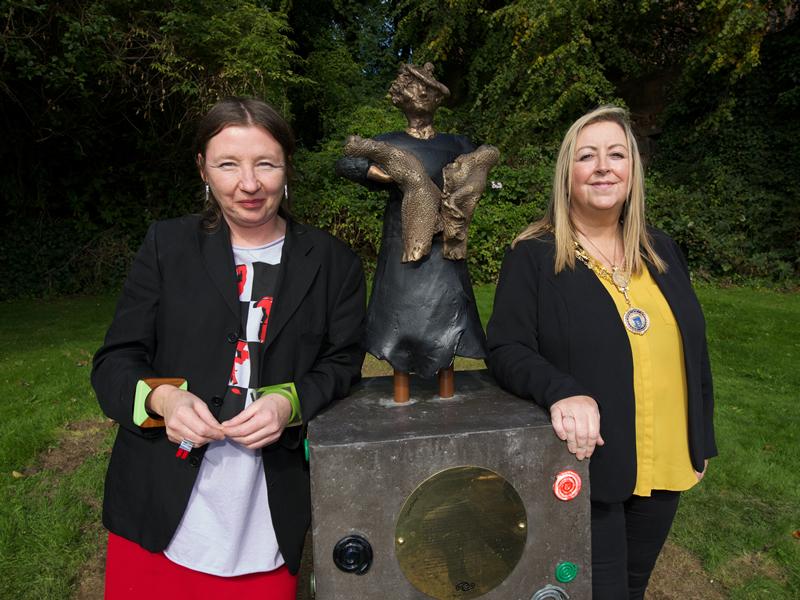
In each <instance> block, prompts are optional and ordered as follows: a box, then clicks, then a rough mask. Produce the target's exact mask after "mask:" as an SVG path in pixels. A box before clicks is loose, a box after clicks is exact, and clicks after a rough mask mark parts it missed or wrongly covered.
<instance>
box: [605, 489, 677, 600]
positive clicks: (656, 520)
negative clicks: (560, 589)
mask: <svg viewBox="0 0 800 600" xmlns="http://www.w3.org/2000/svg"><path fill="white" fill-rule="evenodd" d="M680 495H681V494H680V492H668V491H661V490H654V491H653V495H652V496H650V497H649V498H645V497H643V496H631V497H630V498H628V499H627V500H626V501H625V502H617V503H614V504H605V503H603V502H592V598H593V600H641V599H643V598H644V591H645V589H647V582H648V581H649V579H650V573H652V571H653V567H654V566H655V564H656V559H657V558H658V553H659V552H661V547H662V546H663V545H664V541H665V540H666V539H667V534H668V533H669V529H670V527H671V526H672V520H673V519H674V518H675V512H676V511H677V510H678V500H679V499H680Z"/></svg>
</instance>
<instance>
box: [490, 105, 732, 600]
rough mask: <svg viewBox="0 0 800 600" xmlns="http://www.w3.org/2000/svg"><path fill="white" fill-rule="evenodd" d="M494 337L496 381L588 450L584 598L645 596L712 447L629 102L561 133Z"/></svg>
mask: <svg viewBox="0 0 800 600" xmlns="http://www.w3.org/2000/svg"><path fill="white" fill-rule="evenodd" d="M488 343H489V352H490V368H491V370H492V373H493V374H494V376H495V377H496V379H497V381H498V382H499V383H500V385H501V386H503V387H504V388H506V389H508V390H509V391H511V392H513V393H514V394H516V395H518V396H520V397H522V398H527V399H531V400H533V401H535V402H536V403H537V404H539V405H540V406H542V407H544V408H546V409H547V410H549V411H550V417H551V421H552V424H553V429H554V431H555V433H556V435H558V437H559V438H560V439H562V440H564V441H565V442H566V446H567V449H568V450H569V452H571V453H572V454H574V455H575V456H576V458H577V459H578V460H583V459H586V458H589V457H591V459H592V461H591V465H590V469H589V472H590V477H591V503H592V587H593V597H594V598H595V600H601V599H611V600H619V599H621V598H631V599H634V598H643V597H644V592H645V589H646V587H647V582H648V580H649V577H650V573H651V572H652V569H653V566H654V565H655V562H656V559H657V558H658V554H659V552H660V551H661V547H662V546H663V544H664V541H665V539H666V537H667V534H668V533H669V529H670V527H671V525H672V520H673V518H674V516H675V512H676V510H677V507H678V500H679V497H680V492H682V491H685V490H688V489H689V488H691V487H692V486H694V485H695V484H696V483H698V482H699V481H700V480H701V479H702V478H703V475H704V473H705V470H706V466H707V464H708V459H709V458H710V457H712V456H715V455H716V453H717V449H716V444H715V440H714V428H713V391H712V383H711V370H710V368H709V361H708V352H707V347H706V337H705V321H704V318H703V313H702V310H701V307H700V304H699V302H698V300H697V297H696V296H695V294H694V291H693V290H692V285H691V281H690V279H689V272H688V268H687V266H686V262H685V259H684V257H683V255H682V253H681V251H680V249H679V248H678V246H677V244H676V243H675V242H674V241H673V240H672V239H670V238H669V237H668V236H667V235H665V234H664V233H663V232H660V231H658V230H655V229H653V228H651V227H648V226H647V224H646V221H645V202H644V180H643V174H642V165H641V157H640V155H639V151H638V148H637V145H636V140H635V138H634V136H633V134H632V132H631V127H630V124H629V121H628V117H627V114H626V112H625V111H624V110H623V109H621V108H618V107H613V106H604V107H600V108H598V109H596V110H593V111H592V112H590V113H588V114H586V115H584V116H582V117H581V118H580V119H578V120H577V121H576V122H575V123H574V124H573V125H572V126H571V127H570V128H569V130H568V131H567V134H566V136H565V137H564V140H563V142H562V144H561V150H560V152H559V155H558V161H557V164H556V172H555V176H554V180H553V194H552V198H551V201H550V205H549V208H548V211H547V214H546V215H545V216H544V217H542V218H541V219H540V220H539V221H536V222H535V223H533V224H531V225H530V226H529V227H528V228H527V229H525V230H524V231H523V232H522V233H521V234H520V235H519V236H518V237H517V238H516V239H515V240H514V242H513V244H512V247H511V249H510V250H509V252H508V253H507V255H506V257H505V260H504V262H503V267H502V270H501V273H500V281H499V284H498V286H497V294H496V297H495V304H494V314H493V315H492V318H491V320H490V321H489V326H488Z"/></svg>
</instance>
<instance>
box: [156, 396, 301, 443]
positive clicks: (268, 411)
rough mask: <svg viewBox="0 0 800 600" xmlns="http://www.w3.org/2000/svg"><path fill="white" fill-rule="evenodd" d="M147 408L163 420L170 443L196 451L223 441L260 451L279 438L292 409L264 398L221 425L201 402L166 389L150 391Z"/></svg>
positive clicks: (272, 398)
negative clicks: (186, 444)
mask: <svg viewBox="0 0 800 600" xmlns="http://www.w3.org/2000/svg"><path fill="white" fill-rule="evenodd" d="M164 388H167V389H164ZM148 404H149V408H150V409H151V410H153V411H155V412H156V413H158V414H160V415H162V416H163V417H164V424H165V426H166V429H167V438H169V440H170V441H171V442H174V443H176V444H179V443H180V442H181V440H191V441H192V442H193V444H194V446H195V447H196V448H197V447H200V446H203V445H205V444H207V443H209V442H211V441H215V440H222V439H225V438H228V439H230V440H232V441H234V442H236V443H237V444H240V445H242V446H244V447H246V448H250V449H251V450H255V449H257V448H262V447H264V446H266V445H268V444H271V443H273V442H275V441H276V440H277V439H278V438H279V437H280V436H281V433H282V432H283V430H284V428H285V427H286V424H287V423H288V422H289V418H290V417H291V414H292V406H291V404H290V403H289V400H287V399H286V398H285V397H284V396H282V395H280V394H266V395H264V396H261V397H260V398H257V399H256V400H254V401H253V402H252V403H251V404H250V405H249V406H248V407H247V408H245V409H244V410H243V411H242V412H240V413H239V414H238V415H236V416H235V417H233V418H232V419H228V420H227V421H223V422H222V423H220V422H219V421H217V420H216V419H215V418H214V415H212V414H211V411H210V410H209V409H208V406H206V403H205V402H203V401H202V400H201V399H200V398H198V397H197V396H195V395H194V394H192V393H191V392H188V391H185V390H180V389H178V388H176V387H173V386H166V385H162V386H159V387H157V388H156V389H155V390H154V391H153V393H152V394H151V397H150V399H149V400H148Z"/></svg>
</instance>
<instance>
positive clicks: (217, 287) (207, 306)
mask: <svg viewBox="0 0 800 600" xmlns="http://www.w3.org/2000/svg"><path fill="white" fill-rule="evenodd" d="M277 285H278V287H277V293H276V298H275V303H274V305H273V307H272V312H271V314H270V321H269V327H268V330H267V338H266V343H265V345H264V350H263V352H264V358H263V359H262V360H261V362H260V363H259V364H261V365H262V372H261V382H260V383H261V385H271V384H278V383H285V382H289V381H293V382H295V385H296V387H297V391H298V395H299V397H300V405H301V411H302V414H303V419H304V421H305V422H308V420H309V419H311V418H312V417H313V416H314V415H315V414H316V413H317V412H318V411H319V410H320V409H322V408H323V407H325V406H327V405H328V404H329V403H330V402H331V401H333V400H335V399H337V398H341V397H343V396H345V395H346V394H347V393H348V390H349V389H350V385H351V384H352V383H353V382H354V381H356V380H357V379H358V378H359V377H360V372H361V364H362V362H363V358H364V352H363V351H362V350H361V348H360V340H361V336H362V333H363V323H364V312H365V285H364V274H363V271H362V268H361V262H360V260H359V259H358V257H357V256H356V255H355V254H354V253H353V252H351V251H350V250H349V249H348V248H347V247H346V246H345V245H344V244H343V243H341V242H340V241H338V240H336V239H335V238H333V237H332V236H330V235H328V234H327V233H324V232H322V231H319V230H317V229H314V228H311V227H307V226H304V225H300V224H297V223H294V222H292V221H289V222H288V223H287V229H286V240H285V242H284V247H283V254H282V257H281V264H280V268H279V274H278V283H277ZM240 320H241V315H240V305H239V301H238V297H237V283H236V275H235V268H234V260H233V250H232V248H231V243H230V233H229V230H228V228H227V226H225V224H224V223H223V225H222V226H221V227H220V228H218V229H217V230H216V231H215V232H213V233H207V232H206V231H204V230H203V229H202V228H201V226H200V220H199V217H197V216H191V217H183V218H180V219H174V220H170V221H163V222H159V223H155V224H153V225H152V226H151V227H150V229H149V231H148V232H147V236H146V237H145V240H144V243H143V245H142V247H141V249H140V250H139V252H138V254H137V255H136V258H135V259H134V262H133V265H132V266H131V270H130V273H129V274H128V278H127V280H126V282H125V285H124V287H123V289H122V294H121V297H120V299H119V303H118V305H117V311H116V314H115V316H114V320H113V322H112V324H111V327H110V328H109V330H108V333H107V334H106V338H105V342H104V344H103V346H102V347H101V348H100V349H99V350H98V351H97V354H96V355H95V357H94V365H93V369H92V384H93V386H94V388H95V391H96V393H97V398H98V400H99V402H100V406H101V407H102V409H103V411H104V412H105V413H106V415H108V416H109V417H111V418H112V419H114V420H115V421H117V423H119V430H118V432H117V438H116V442H115V443H114V449H113V452H112V454H111V460H110V462H109V466H108V474H107V477H106V484H105V498H104V502H103V523H104V525H105V526H106V527H107V528H108V529H109V530H110V531H112V532H114V533H116V534H118V535H121V536H123V537H125V538H127V539H129V540H132V541H134V542H137V543H138V544H140V545H141V546H143V547H144V548H146V549H147V550H150V551H152V552H157V551H161V550H163V549H164V548H165V547H166V546H167V544H168V543H169V542H170V540H171V539H172V536H173V534H174V533H175V529H176V528H177V526H178V524H179V522H180V519H181V517H182V515H183V512H184V510H185V508H186V505H187V503H188V500H189V496H190V493H191V490H192V487H193V485H194V481H195V478H196V477H197V474H198V467H199V466H200V463H201V461H202V459H203V455H204V453H205V447H203V448H199V449H196V450H194V451H192V453H191V456H190V458H189V460H179V459H177V458H175V450H176V446H175V444H173V443H171V442H170V441H169V440H168V439H167V437H166V433H165V430H164V429H163V428H161V429H142V428H140V427H138V426H136V425H134V423H133V420H132V416H133V415H132V412H133V398H134V390H135V386H136V382H137V381H138V380H139V379H142V378H145V377H159V376H160V377H185V378H186V380H187V381H188V382H189V390H190V391H191V392H193V393H194V394H196V395H197V396H199V397H200V398H202V399H203V400H205V401H206V403H207V404H208V407H209V409H210V410H211V412H212V414H214V415H215V416H216V417H219V414H220V411H221V410H222V408H223V407H222V406H221V402H222V398H224V396H225V391H226V388H227V383H228V378H229V376H230V372H231V365H232V364H233V359H234V354H235V351H236V341H237V339H238V338H239V328H240ZM304 429H305V428H288V429H287V430H286V431H284V433H283V435H282V437H281V439H280V440H279V441H278V442H276V443H274V444H271V445H269V446H267V447H265V448H264V449H263V451H262V452H263V457H264V467H265V473H266V480H267V487H268V491H269V503H270V511H271V513H272V521H273V525H274V527H275V534H276V536H277V540H278V545H279V546H280V550H281V553H282V555H283V557H284V560H285V561H286V564H287V566H288V568H289V570H290V571H291V572H293V573H295V572H297V570H298V568H299V564H300V554H301V550H302V545H303V540H304V537H305V532H306V530H307V528H308V525H309V522H310V515H311V508H310V497H309V480H308V465H307V464H306V462H305V459H304V452H303V448H302V435H303V433H304Z"/></svg>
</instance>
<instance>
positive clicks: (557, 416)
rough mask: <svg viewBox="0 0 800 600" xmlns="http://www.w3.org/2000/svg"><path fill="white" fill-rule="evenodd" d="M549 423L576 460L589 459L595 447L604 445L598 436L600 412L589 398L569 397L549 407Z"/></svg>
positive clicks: (595, 403)
mask: <svg viewBox="0 0 800 600" xmlns="http://www.w3.org/2000/svg"><path fill="white" fill-rule="evenodd" d="M550 421H551V423H552V424H553V430H554V431H555V432H556V435H557V436H558V437H559V439H562V440H566V442H567V450H569V451H570V452H571V453H572V454H574V455H575V457H576V458H577V459H578V460H583V459H584V458H589V457H590V456H591V455H592V453H593V452H594V449H595V447H596V446H602V445H603V444H605V441H604V440H603V437H602V436H601V435H600V410H599V409H598V408H597V402H595V401H594V399H593V398H590V397H589V396H570V397H568V398H562V399H561V400H559V401H558V402H554V403H553V404H552V405H551V406H550Z"/></svg>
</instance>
